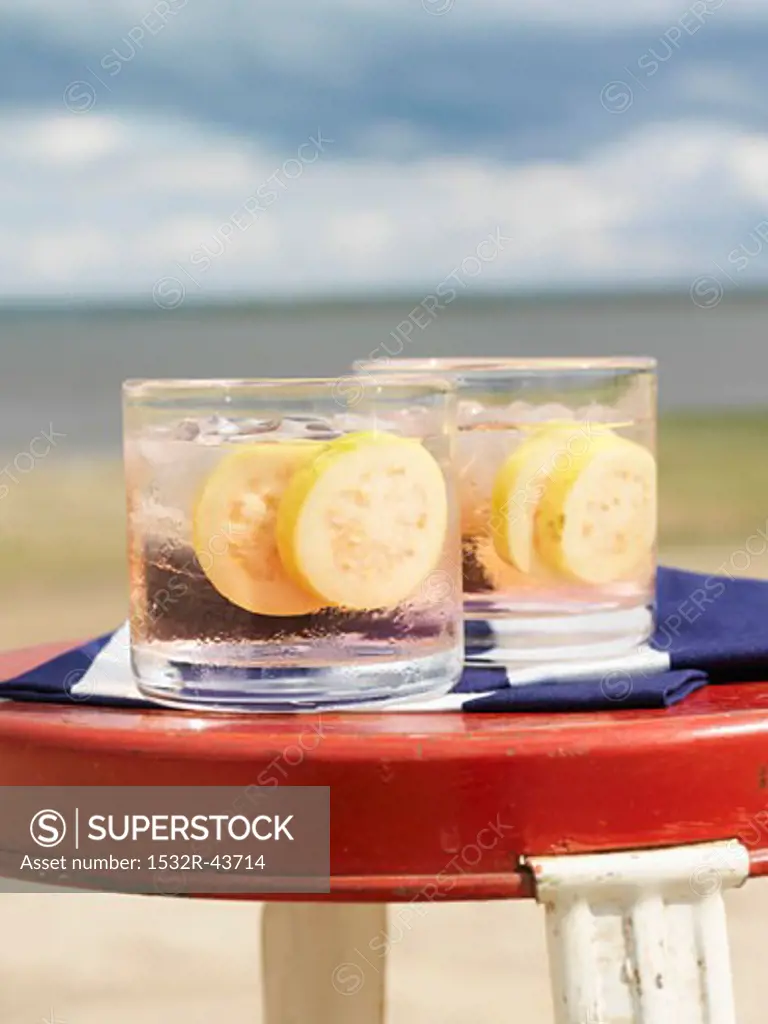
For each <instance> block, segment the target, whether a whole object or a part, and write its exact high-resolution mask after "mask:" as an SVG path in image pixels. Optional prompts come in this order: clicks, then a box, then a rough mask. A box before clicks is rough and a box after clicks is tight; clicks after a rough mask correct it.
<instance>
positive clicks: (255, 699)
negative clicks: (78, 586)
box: [131, 643, 463, 714]
mask: <svg viewBox="0 0 768 1024" xmlns="http://www.w3.org/2000/svg"><path fill="white" fill-rule="evenodd" d="M210 646H212V645H209V650H208V652H207V658H208V660H205V661H203V660H202V659H200V660H190V657H189V654H190V651H189V648H190V645H189V644H181V643H180V644H178V645H177V644H174V643H163V644H155V645H152V646H148V645H145V646H141V645H138V646H134V647H133V649H132V651H131V662H132V665H133V671H134V675H135V676H136V683H137V685H138V688H139V690H140V691H141V693H142V694H143V696H145V697H147V698H149V699H150V700H153V701H157V703H159V704H164V705H167V706H168V707H175V708H180V709H183V710H187V711H192V710H204V711H221V712H230V711H246V712H270V713H273V714H279V713H281V712H296V711H318V710H333V709H338V710H343V709H347V710H350V709H358V708H366V707H371V708H378V707H381V706H382V705H385V704H391V703H395V702H397V703H400V702H405V701H413V700H417V699H424V698H426V697H438V696H441V695H443V694H445V693H448V692H449V691H450V690H451V689H452V688H453V687H454V686H455V685H456V683H457V682H458V680H459V677H460V675H461V670H462V667H463V662H462V651H461V649H460V648H459V647H456V648H452V649H450V650H448V651H441V652H439V653H437V654H430V655H427V656H424V657H420V658H409V659H398V660H391V661H384V660H382V659H377V660H376V661H375V662H373V661H371V662H368V663H365V662H354V663H350V662H347V663H344V662H339V663H337V664H334V665H324V666H305V665H299V664H296V663H295V661H294V663H293V664H291V662H290V659H289V658H288V657H286V659H285V661H284V662H283V663H282V664H273V665H269V666H243V665H242V662H241V664H240V665H239V666H233V665H231V664H230V665H226V664H219V665H217V664H213V663H212V662H211V660H210V659H211V658H212V657H215V656H216V652H215V650H213V651H211V650H210Z"/></svg>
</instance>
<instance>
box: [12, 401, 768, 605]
mask: <svg viewBox="0 0 768 1024" xmlns="http://www.w3.org/2000/svg"><path fill="white" fill-rule="evenodd" d="M767 441H768V409H760V410H747V411H739V412H729V413H718V414H713V413H679V414H674V415H667V416H665V417H664V418H663V419H662V420H661V423H660V428H659V472H660V488H661V500H660V546H661V548H662V549H664V548H665V547H675V548H681V547H688V546H691V547H693V546H703V545H713V546H714V545H725V544H737V543H743V542H744V540H745V538H747V537H749V536H750V535H751V534H752V533H754V532H755V530H756V529H761V528H763V527H764V526H765V524H766V519H768V458H767V457H766V453H765V446H766V442H767ZM0 572H1V573H2V578H3V584H4V587H6V588H7V587H9V586H11V587H13V586H14V585H16V586H23V585H26V586H27V587H35V588H39V587H45V586H49V587H54V586H56V587H61V586H62V585H63V584H68V585H72V586H75V585H77V586H89V585H93V584H98V585H102V584H112V583H115V584H117V583H120V584H122V583H123V582H124V579H125V573H126V568H125V494H124V483H123V471H122V465H121V462H120V460H119V459H104V458H101V459H99V458H82V459H71V460H62V459H57V458H56V455H55V454H54V455H51V456H49V457H48V458H47V459H44V460H42V461H41V462H40V463H39V464H38V465H37V466H36V467H35V468H34V470H33V471H32V472H30V473H28V474H27V475H25V476H23V477H20V478H19V481H18V483H17V484H9V492H8V494H7V495H6V496H5V497H3V498H1V499H0Z"/></svg>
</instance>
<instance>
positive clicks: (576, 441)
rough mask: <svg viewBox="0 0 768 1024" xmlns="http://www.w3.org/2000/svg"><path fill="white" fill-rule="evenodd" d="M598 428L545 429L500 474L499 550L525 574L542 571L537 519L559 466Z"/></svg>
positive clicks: (494, 529) (495, 502)
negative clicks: (546, 489) (546, 485)
mask: <svg viewBox="0 0 768 1024" xmlns="http://www.w3.org/2000/svg"><path fill="white" fill-rule="evenodd" d="M592 429H593V428H591V427H590V425H588V424H579V423H566V422H558V423H555V424H549V425H548V426H546V427H540V428H539V429H538V430H536V432H535V433H533V434H531V435H530V437H527V438H526V439H525V441H523V442H522V444H521V445H520V446H519V447H518V448H517V449H516V450H515V451H514V452H513V453H512V454H511V455H510V456H509V458H508V459H507V460H506V462H505V463H504V464H503V465H502V467H501V469H500V470H499V471H498V473H497V474H496V478H495V480H494V483H493V491H492V495H491V516H490V527H491V536H492V537H493V546H494V548H495V549H496V553H497V554H498V556H499V558H501V559H502V560H503V561H504V562H507V563H508V564H509V565H513V566H515V567H516V568H517V569H519V570H520V572H523V573H530V572H533V571H534V569H535V568H536V561H537V558H536V549H535V544H534V529H533V526H534V516H535V514H536V509H537V508H538V505H539V500H540V498H541V496H542V494H543V493H544V487H545V484H546V482H547V481H548V480H549V479H550V477H551V476H552V475H553V473H555V471H556V467H557V466H560V465H567V464H568V462H569V460H570V458H571V452H572V451H573V452H578V451H583V450H584V449H585V447H586V446H587V445H588V443H589V440H590V433H589V431H590V430H592Z"/></svg>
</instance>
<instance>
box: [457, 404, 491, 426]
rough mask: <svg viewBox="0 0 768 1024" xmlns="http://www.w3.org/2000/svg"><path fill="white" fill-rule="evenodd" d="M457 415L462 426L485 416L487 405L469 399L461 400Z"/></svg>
mask: <svg viewBox="0 0 768 1024" xmlns="http://www.w3.org/2000/svg"><path fill="white" fill-rule="evenodd" d="M457 415H458V421H459V423H460V424H461V425H462V426H464V425H465V424H467V423H474V422H475V421H476V420H479V419H483V418H484V416H485V406H484V405H483V403H482V402H473V401H469V400H467V401H464V402H459V406H458V410H457Z"/></svg>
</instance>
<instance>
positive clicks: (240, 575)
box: [193, 441, 324, 616]
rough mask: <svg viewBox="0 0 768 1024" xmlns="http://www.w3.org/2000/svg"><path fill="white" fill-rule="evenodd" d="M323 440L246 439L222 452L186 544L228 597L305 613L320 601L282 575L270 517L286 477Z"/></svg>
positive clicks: (262, 610)
mask: <svg viewBox="0 0 768 1024" xmlns="http://www.w3.org/2000/svg"><path fill="white" fill-rule="evenodd" d="M323 447H324V445H322V444H320V443H318V442H313V441H287V442H284V441H277V442H274V443H266V442H262V443H258V444H250V445H248V446H247V447H244V448H238V449H237V451H234V452H232V454H231V455H227V456H226V457H225V458H224V459H222V461H221V462H220V463H219V464H218V466H217V467H216V468H215V469H214V470H213V472H212V473H211V475H210V476H209V477H208V479H207V480H206V482H205V484H204V485H203V489H202V491H201V492H200V496H199V498H198V500H197V504H196V506H195V510H194V519H193V546H194V549H195V554H196V555H197V559H198V561H199V562H200V565H201V566H202V568H203V571H204V572H205V574H206V576H207V577H208V579H209V580H210V582H211V583H212V584H213V586H214V587H215V588H216V589H217V590H218V592H219V593H220V594H222V595H223V596H224V597H226V598H227V599H228V600H229V601H231V602H232V603H233V604H236V605H238V606H239V607H240V608H245V609H247V610H248V611H249V612H254V613H255V614H257V615H278V616H285V615H306V614H308V613H310V612H315V611H318V610H319V609H320V608H322V607H323V602H322V601H321V600H318V598H317V595H316V594H313V593H309V592H307V591H306V590H305V589H304V588H302V587H301V586H299V585H298V584H297V583H296V581H295V580H294V579H293V578H292V577H291V576H289V575H288V573H287V572H286V571H285V569H284V568H283V565H282V563H281V561H280V556H279V554H278V550H277V541H276V538H275V523H276V519H277V508H278V504H279V502H280V498H281V496H282V494H283V492H284V491H285V489H286V487H287V486H288V482H289V481H290V479H291V477H292V476H293V475H294V474H295V473H296V471H297V470H299V469H300V467H302V466H304V465H306V463H307V462H309V461H311V460H312V458H314V457H315V456H316V455H317V454H318V452H320V451H322V450H323Z"/></svg>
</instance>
